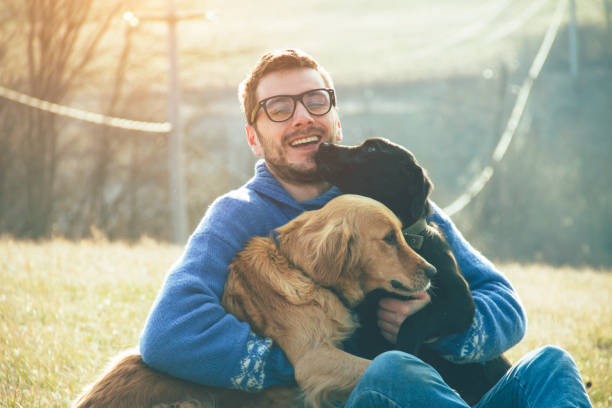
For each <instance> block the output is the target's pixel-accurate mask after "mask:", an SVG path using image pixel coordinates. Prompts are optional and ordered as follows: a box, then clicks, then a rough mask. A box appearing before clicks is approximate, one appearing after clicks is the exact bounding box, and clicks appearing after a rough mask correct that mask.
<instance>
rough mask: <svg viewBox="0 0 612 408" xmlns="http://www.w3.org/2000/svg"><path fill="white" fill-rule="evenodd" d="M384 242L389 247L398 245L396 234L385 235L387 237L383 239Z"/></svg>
mask: <svg viewBox="0 0 612 408" xmlns="http://www.w3.org/2000/svg"><path fill="white" fill-rule="evenodd" d="M383 241H385V242H386V243H387V244H389V245H396V244H397V237H396V236H395V232H393V231H391V232H390V233H388V234H387V235H385V237H384V238H383Z"/></svg>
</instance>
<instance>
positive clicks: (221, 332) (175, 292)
mask: <svg viewBox="0 0 612 408" xmlns="http://www.w3.org/2000/svg"><path fill="white" fill-rule="evenodd" d="M222 221H223V222H224V223H225V225H226V227H227V228H229V229H230V232H233V231H231V226H230V225H227V217H225V218H224V219H223V220H222ZM208 222H209V221H207V218H206V217H205V219H204V220H203V223H204V224H207V223H208ZM201 225H202V224H201ZM201 230H202V228H200V227H198V230H196V233H194V235H192V237H191V238H190V240H189V242H188V244H187V246H186V248H185V252H184V253H183V255H182V257H181V258H180V259H179V260H178V261H177V262H176V263H175V264H174V265H173V266H172V268H171V270H170V271H169V273H168V276H167V277H166V280H165V282H164V284H163V287H162V290H161V291H160V293H159V294H158V297H157V299H156V301H155V303H154V305H153V307H152V309H151V311H150V314H149V317H148V319H147V322H146V323H145V327H144V330H143V332H142V334H141V338H140V352H141V354H142V358H143V360H144V362H145V363H146V364H147V365H149V366H151V367H153V368H155V369H157V370H159V371H162V372H166V373H168V374H170V375H173V376H175V377H179V378H183V379H186V380H190V381H193V382H196V383H201V384H207V385H212V386H220V387H226V388H237V389H241V390H246V391H256V390H260V389H262V388H265V387H267V386H270V385H276V384H282V385H289V384H294V381H295V380H294V377H293V367H292V366H291V364H290V363H289V360H288V359H287V357H286V356H285V354H284V353H283V351H282V350H281V349H280V348H279V347H278V346H277V345H276V344H275V343H273V342H272V340H271V339H269V338H262V337H260V336H257V335H256V334H254V333H253V332H252V331H251V329H250V327H249V325H248V324H247V323H245V322H241V321H238V320H237V319H236V318H235V317H234V316H233V315H231V314H228V313H227V312H226V311H225V310H224V309H223V307H222V306H221V302H220V300H221V298H222V294H223V288H224V285H225V280H226V278H227V273H228V266H229V264H230V263H231V261H232V259H233V257H234V256H235V254H236V252H237V251H238V250H240V249H241V247H242V244H243V243H240V244H239V245H240V246H239V247H238V248H236V246H238V244H237V243H236V242H232V243H230V242H228V240H226V239H223V238H222V237H221V236H220V235H218V234H216V233H215V232H214V231H215V229H214V228H213V229H212V231H211V229H210V228H203V230H204V231H201ZM235 235H238V236H239V235H240V231H238V233H237V234H235ZM242 235H244V236H245V240H246V239H247V238H246V234H245V233H242ZM237 242H240V240H238V241H237Z"/></svg>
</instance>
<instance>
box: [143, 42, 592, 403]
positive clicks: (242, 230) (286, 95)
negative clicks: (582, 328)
mask: <svg viewBox="0 0 612 408" xmlns="http://www.w3.org/2000/svg"><path fill="white" fill-rule="evenodd" d="M239 96H240V100H241V102H242V108H243V111H244V114H245V117H246V121H247V125H246V136H247V142H248V143H249V146H250V147H251V149H252V151H253V153H254V154H255V155H256V156H258V157H263V160H260V161H259V162H258V163H257V165H256V168H255V176H254V177H253V178H252V179H251V180H250V181H249V182H247V184H245V185H244V186H243V187H241V188H240V189H238V190H235V191H232V192H229V193H227V194H226V195H224V196H222V197H220V198H218V199H217V200H216V201H215V202H214V203H213V204H212V205H211V206H210V208H209V209H208V210H207V211H206V214H205V215H204V218H203V219H202V221H201V222H200V224H199V225H198V227H197V228H196V230H195V232H194V233H193V234H192V236H191V237H190V239H189V242H188V243H187V246H186V248H185V252H184V253H183V255H182V257H181V258H180V259H179V260H178V261H177V262H176V263H175V264H174V265H173V266H172V270H171V271H170V273H169V275H168V276H167V278H166V281H165V283H164V286H163V288H162V290H161V292H160V294H159V296H158V298H157V300H156V302H155V304H154V306H153V308H152V310H151V313H150V315H149V318H148V321H147V323H146V326H145V329H144V331H143V334H142V337H141V343H140V351H141V353H142V357H143V359H144V361H145V362H146V363H147V364H149V365H151V366H152V367H154V368H156V369H158V370H161V371H164V372H167V373H170V374H172V375H174V376H176V377H181V378H184V379H188V380H191V381H194V382H198V383H203V384H209V385H215V386H221V387H231V388H238V389H242V390H249V391H256V390H260V389H262V388H264V387H268V386H271V385H275V384H284V385H287V384H294V383H295V380H294V378H293V368H292V367H291V364H290V363H289V362H288V360H287V358H286V356H285V355H284V353H283V351H282V350H281V349H280V348H279V347H278V346H277V345H275V344H274V343H273V342H272V340H271V339H267V338H261V337H259V336H257V335H255V334H254V333H253V332H252V331H251V330H250V327H249V325H248V324H247V323H244V322H239V321H238V320H237V319H236V318H235V317H233V316H232V315H229V314H227V313H226V312H225V311H224V309H223V308H222V307H221V305H220V299H221V296H222V291H223V287H224V284H225V279H226V277H227V273H228V265H229V264H230V263H231V261H232V259H233V258H234V255H235V254H236V253H237V252H238V251H240V250H241V249H242V248H243V246H244V245H245V243H246V242H247V241H248V240H249V239H250V238H252V237H253V236H256V235H259V236H266V235H268V234H269V233H270V231H271V230H273V229H274V228H276V227H279V226H281V225H283V224H285V223H287V222H288V221H289V220H291V219H293V218H294V217H296V216H297V215H298V214H300V213H301V212H303V211H306V210H313V209H317V208H320V207H321V206H323V205H324V204H325V203H327V202H328V201H329V200H331V199H332V198H334V197H336V196H338V195H339V194H341V192H340V191H338V189H337V188H335V187H333V186H330V185H328V184H327V183H326V182H324V181H323V180H321V179H320V178H319V177H318V176H317V172H316V164H315V162H314V153H315V151H316V150H317V148H318V145H319V144H321V143H323V142H328V143H336V142H339V141H340V140H341V139H342V127H341V125H340V120H339V117H338V112H337V108H336V106H335V94H334V91H333V83H332V80H331V77H330V76H329V74H328V73H327V72H326V71H325V70H324V69H323V68H322V67H320V66H319V65H318V64H317V63H316V62H315V61H314V60H313V59H312V58H311V57H310V56H308V55H307V54H305V53H303V52H301V51H298V50H283V51H274V52H270V53H267V54H265V55H263V56H262V57H261V59H260V60H259V62H258V63H257V65H256V66H255V68H254V69H253V70H252V72H251V73H250V74H249V75H248V76H247V78H246V79H245V80H244V81H243V83H242V84H241V86H240V91H239ZM433 219H434V220H435V221H436V222H438V223H439V224H440V226H441V227H442V229H443V230H444V233H445V235H446V236H447V238H448V241H449V243H450V245H451V247H452V250H453V253H454V254H455V256H456V258H457V261H458V263H459V266H460V267H461V270H462V273H463V274H464V275H465V277H466V279H467V281H468V282H469V284H470V289H471V291H472V294H473V297H474V300H475V303H476V308H477V311H476V317H475V319H474V322H473V324H472V327H471V328H470V329H469V330H468V331H467V332H465V333H460V334H457V335H454V336H450V337H448V338H444V339H439V340H437V341H436V342H434V343H433V344H432V346H433V347H435V348H436V349H437V350H439V351H440V352H441V353H442V354H443V355H445V356H446V357H447V358H450V359H453V360H455V361H466V362H467V361H486V360H488V359H490V358H492V357H494V356H497V355H499V354H501V353H502V352H504V351H505V350H507V349H508V348H510V347H511V346H513V345H514V344H516V343H517V342H518V341H519V340H520V339H521V338H522V337H523V335H524V330H525V324H526V318H525V315H524V311H523V309H522V306H521V304H520V300H519V298H518V296H517V294H516V293H515V291H514V289H513V288H512V287H511V285H510V284H509V282H508V281H507V280H506V279H505V278H504V277H503V275H501V274H500V273H499V272H498V271H497V270H496V269H495V268H494V266H493V265H492V264H491V263H490V262H488V261H487V260H486V259H485V258H484V257H483V256H482V255H480V254H479V253H478V252H477V251H475V250H474V249H473V248H472V247H471V246H470V245H469V244H468V243H467V242H466V241H465V240H464V239H463V237H462V236H461V234H460V233H459V232H458V231H457V229H456V228H455V226H454V225H453V224H452V222H451V221H450V219H448V217H446V216H445V215H444V214H442V213H441V211H440V210H439V209H437V208H436V213H435V214H434V216H433ZM428 302H429V297H428V295H427V294H426V293H422V294H421V295H420V296H418V297H417V298H416V299H413V300H406V301H402V300H397V299H383V300H382V301H381V302H380V308H379V312H378V316H379V326H380V328H381V332H382V333H383V336H384V337H385V338H387V339H388V340H389V341H391V342H392V343H395V341H396V338H397V333H398V331H399V328H400V326H401V323H402V322H403V320H404V319H405V318H406V317H407V316H409V315H411V314H412V313H414V312H416V311H418V310H419V309H420V308H422V307H423V306H424V305H426V304H427V303H428ZM351 351H352V352H355V353H358V352H359V350H351ZM544 374H545V375H544ZM561 387H563V388H561ZM561 394H562V398H559V395H561ZM568 401H570V402H571V405H567V404H568ZM572 401H575V402H572ZM414 404H418V406H425V404H429V405H431V406H435V407H447V406H448V407H466V406H467V404H465V402H463V401H461V399H460V398H459V397H458V396H457V394H456V393H454V391H452V390H451V389H450V388H449V387H448V386H446V384H444V382H443V381H442V380H441V378H440V377H439V375H437V373H436V372H435V371H434V370H433V369H432V368H431V367H429V366H427V365H426V364H424V363H423V362H421V361H420V360H418V359H417V358H415V357H413V356H411V355H408V354H405V353H402V352H388V353H384V354H382V355H381V356H379V357H377V358H376V359H375V360H374V361H373V363H372V364H371V365H370V368H369V369H368V370H367V371H366V373H365V374H364V376H363V378H362V380H361V381H360V383H359V384H358V386H357V387H356V389H355V391H354V392H353V393H352V394H351V397H350V399H349V401H348V402H347V404H346V406H348V407H366V406H370V407H384V406H394V407H396V406H405V407H408V406H415V405H414ZM564 404H566V405H564ZM479 406H482V407H506V406H508V407H510V406H512V407H523V406H537V407H556V408H558V407H562V406H581V407H582V406H585V407H586V406H589V403H588V397H587V396H586V392H585V391H584V387H583V386H582V384H581V381H580V377H579V376H578V374H577V370H576V368H575V365H574V363H573V361H572V360H571V358H570V357H569V356H568V355H567V353H565V352H563V351H562V350H559V349H556V348H544V349H542V350H538V351H537V352H535V353H534V354H533V355H530V356H527V357H526V358H525V360H522V361H521V362H519V363H518V364H517V366H515V367H513V368H512V369H511V370H510V372H509V374H508V375H507V376H506V377H505V378H504V379H502V380H501V381H500V384H498V386H496V387H495V388H494V389H493V390H492V391H491V392H490V393H489V394H488V395H487V396H486V397H485V398H484V399H483V401H481V403H480V405H479Z"/></svg>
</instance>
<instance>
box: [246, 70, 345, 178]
mask: <svg viewBox="0 0 612 408" xmlns="http://www.w3.org/2000/svg"><path fill="white" fill-rule="evenodd" d="M318 88H325V83H324V82H323V78H322V77H321V75H320V74H319V73H318V72H317V71H316V70H314V69H311V68H299V69H291V70H285V71H277V72H273V73H270V74H268V75H266V76H264V77H263V78H262V79H261V81H260V82H259V85H258V87H257V92H256V95H257V101H261V100H262V99H265V98H269V97H271V96H276V95H299V94H301V93H303V92H306V91H310V90H312V89H318ZM246 131H247V140H248V142H249V145H250V146H251V149H252V150H253V152H254V153H255V155H257V156H263V157H264V159H265V161H266V164H267V166H268V168H269V169H270V171H271V172H272V174H273V175H274V176H275V177H277V178H280V179H282V180H284V181H287V182H290V183H298V184H307V183H312V182H317V181H320V178H319V176H318V175H317V173H316V163H315V161H314V154H315V152H316V151H317V149H318V147H319V145H320V144H321V143H323V142H327V143H337V142H338V141H340V139H341V130H340V121H339V119H338V114H337V112H336V109H335V108H334V107H332V109H331V110H330V111H329V112H328V113H326V114H325V115H323V116H315V115H312V114H310V113H309V112H308V111H307V110H306V108H305V107H304V105H303V104H302V103H301V102H297V103H296V107H295V112H294V113H293V116H292V117H291V118H289V119H288V120H286V121H284V122H273V121H271V120H270V119H269V118H268V116H267V115H266V113H265V112H264V110H263V109H259V111H258V112H257V116H256V118H255V122H254V124H253V125H247V127H246Z"/></svg>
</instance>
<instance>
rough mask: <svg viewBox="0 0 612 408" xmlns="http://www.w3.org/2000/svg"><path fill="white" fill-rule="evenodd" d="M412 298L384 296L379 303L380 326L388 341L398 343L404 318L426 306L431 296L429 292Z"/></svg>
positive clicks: (420, 293)
mask: <svg viewBox="0 0 612 408" xmlns="http://www.w3.org/2000/svg"><path fill="white" fill-rule="evenodd" d="M412 297H413V298H412V299H409V300H400V299H395V298H382V299H381V300H380V302H379V303H378V313H377V315H378V327H380V332H381V334H382V335H383V337H384V338H385V339H387V341H389V342H391V343H392V344H396V343H397V335H398V333H399V330H400V327H401V325H402V323H404V320H406V318H407V317H408V316H411V315H413V314H414V313H416V312H418V311H419V310H421V309H422V308H424V307H425V305H427V304H428V303H429V302H430V301H431V298H430V297H429V294H428V293H427V292H419V293H415V294H414V295H412Z"/></svg>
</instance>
